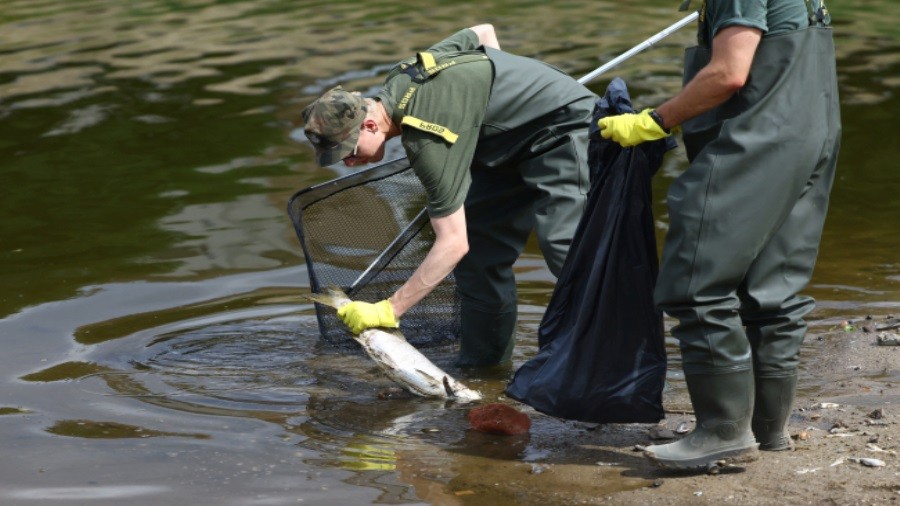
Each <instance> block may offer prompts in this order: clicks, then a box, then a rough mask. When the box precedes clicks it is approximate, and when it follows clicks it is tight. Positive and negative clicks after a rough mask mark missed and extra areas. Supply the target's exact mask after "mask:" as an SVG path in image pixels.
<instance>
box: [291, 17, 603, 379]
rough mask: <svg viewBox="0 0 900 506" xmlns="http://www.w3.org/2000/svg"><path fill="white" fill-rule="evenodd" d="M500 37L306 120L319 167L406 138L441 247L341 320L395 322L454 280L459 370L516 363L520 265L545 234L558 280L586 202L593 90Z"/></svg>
mask: <svg viewBox="0 0 900 506" xmlns="http://www.w3.org/2000/svg"><path fill="white" fill-rule="evenodd" d="M499 47H500V45H499V43H498V41H497V37H496V34H495V33H494V28H493V26H491V25H478V26H474V27H472V28H469V29H463V30H461V31H459V32H457V33H456V34H454V35H452V36H450V37H448V38H446V39H444V40H443V41H441V42H439V43H437V44H435V45H433V46H432V47H431V48H429V49H428V50H427V51H424V52H421V53H419V54H418V56H417V57H413V58H408V59H406V60H403V61H402V62H400V63H399V64H398V65H397V66H395V67H394V68H393V69H392V70H391V72H390V73H389V74H388V77H387V79H386V81H385V83H384V88H383V89H382V90H381V91H380V92H379V93H378V94H377V96H376V97H374V98H370V99H364V98H362V97H361V96H359V95H358V94H354V93H349V92H347V91H344V90H343V89H341V88H340V87H338V88H335V89H332V90H329V91H328V92H327V93H325V94H324V95H323V96H322V97H320V98H319V99H317V100H316V101H315V102H313V103H312V104H310V105H309V106H308V107H307V108H306V109H305V110H304V112H303V117H304V121H305V123H306V125H305V131H306V135H307V138H308V139H309V140H310V142H311V143H312V144H313V146H314V147H315V149H316V160H317V162H318V163H319V164H320V165H330V164H333V163H337V162H339V161H344V163H345V164H347V165H348V166H357V165H360V164H364V163H369V162H377V161H380V160H381V159H382V157H383V156H384V147H385V142H386V141H387V140H388V139H390V138H393V137H398V136H399V137H400V139H401V142H402V145H403V147H404V149H405V151H406V154H407V156H408V159H409V161H410V164H411V165H412V168H413V170H414V171H415V173H416V175H417V176H418V178H419V179H420V180H421V181H422V183H423V185H424V186H425V190H426V194H427V209H428V214H429V216H430V218H431V224H432V227H433V229H434V231H435V234H436V239H435V242H434V245H433V246H432V248H431V250H430V251H429V253H428V255H427V256H426V257H425V259H424V261H423V262H422V264H421V265H420V266H419V267H418V268H417V269H416V271H415V272H414V273H413V274H412V276H411V277H410V278H409V279H408V280H407V281H406V283H405V284H403V286H401V287H400V288H399V289H398V290H397V291H396V292H395V293H394V294H393V295H392V296H391V297H390V298H388V299H385V300H383V301H380V302H378V303H375V304H370V303H367V302H361V301H356V302H352V303H351V304H348V305H347V306H345V307H343V308H342V309H341V310H340V311H339V313H338V314H339V315H340V316H341V318H342V319H343V320H344V322H345V323H347V325H348V326H349V327H350V328H351V330H352V331H354V332H357V333H358V332H360V331H362V330H363V329H366V328H370V327H378V326H383V327H396V326H397V324H398V323H397V322H398V319H399V318H401V317H402V315H403V314H404V313H405V312H406V311H407V310H409V309H410V308H411V307H413V306H414V305H415V304H417V303H418V302H419V301H420V300H422V298H424V297H425V296H426V295H428V294H429V293H430V292H431V291H432V290H433V289H434V287H435V286H436V285H437V284H438V283H440V282H441V281H442V280H443V279H444V278H446V277H447V275H448V274H449V273H450V272H451V271H452V272H453V273H454V276H455V279H456V283H457V288H458V291H459V293H460V295H461V299H462V305H461V313H460V319H461V335H460V352H459V357H458V361H457V364H458V365H464V366H471V365H489V364H497V363H500V362H504V361H508V360H509V358H510V356H511V353H512V348H513V345H514V339H513V336H514V333H515V326H516V320H517V305H518V301H517V294H516V283H515V276H514V274H513V270H512V265H513V263H514V262H515V261H516V259H517V258H518V256H519V255H520V254H521V252H522V251H523V249H524V247H525V242H526V240H527V239H528V236H529V234H530V233H531V231H532V230H534V231H535V233H536V236H537V238H538V243H539V244H540V247H541V250H542V251H543V254H544V258H545V260H546V262H547V264H548V266H549V267H550V270H551V271H552V272H553V273H554V274H558V273H559V272H560V269H561V268H562V264H563V261H564V259H565V257H566V254H567V253H568V249H569V245H570V244H571V242H572V237H573V235H574V233H575V228H576V227H577V225H578V221H579V219H580V217H581V214H582V212H583V210H584V203H585V195H586V193H587V190H588V184H589V183H588V176H587V159H586V158H587V144H588V126H589V123H590V120H591V112H592V110H593V105H594V101H595V100H596V99H597V97H596V95H594V94H593V93H592V92H591V91H590V90H588V89H587V88H585V87H584V86H582V85H580V84H578V82H577V81H575V80H574V79H572V78H571V77H569V76H567V75H566V74H564V73H562V72H560V71H559V70H557V69H555V68H553V67H551V66H549V65H546V64H544V63H541V62H539V61H537V60H533V59H530V58H525V57H520V56H515V55H511V54H509V53H505V52H503V51H501V50H500V49H499Z"/></svg>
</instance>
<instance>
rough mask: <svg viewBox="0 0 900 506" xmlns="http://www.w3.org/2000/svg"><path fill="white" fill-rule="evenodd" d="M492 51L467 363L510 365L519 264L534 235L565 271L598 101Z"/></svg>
mask: <svg viewBox="0 0 900 506" xmlns="http://www.w3.org/2000/svg"><path fill="white" fill-rule="evenodd" d="M487 53H488V55H489V56H490V57H491V61H492V63H493V64H494V67H495V79H494V85H493V87H492V89H491V98H490V102H489V104H488V107H487V111H486V113H485V121H484V123H483V125H482V129H481V133H480V135H479V141H478V148H477V150H476V153H475V161H474V163H473V166H472V169H471V176H472V184H471V186H470V188H469V192H468V194H467V196H466V201H465V209H466V227H467V235H468V240H469V253H468V254H467V255H466V256H465V257H464V258H463V259H462V261H461V262H460V263H459V265H458V266H457V267H456V269H455V270H454V277H455V279H456V282H457V288H458V291H459V294H460V301H461V306H460V323H461V328H460V351H459V357H458V360H457V362H456V363H457V365H460V366H479V365H492V364H498V363H501V362H507V361H508V360H509V358H510V356H511V354H512V350H513V347H514V345H515V330H516V322H517V318H518V309H517V305H518V296H517V291H516V280H515V275H514V272H513V264H514V263H515V261H516V259H517V258H519V256H520V255H521V254H522V251H523V250H524V248H525V244H526V243H527V241H528V237H529V235H530V233H531V232H532V230H533V231H534V233H535V236H536V238H537V242H538V245H539V246H540V248H541V251H542V253H543V256H544V260H545V261H546V263H547V265H548V266H549V268H550V270H551V272H553V273H554V274H559V272H560V270H561V269H562V265H563V263H564V261H565V257H566V255H567V253H568V250H569V246H570V245H571V243H572V237H573V236H574V235H575V230H576V229H577V226H578V221H579V219H580V218H581V215H582V213H583V212H584V206H585V200H586V194H587V189H588V187H589V181H588V175H587V168H588V165H587V146H588V126H589V123H590V118H591V112H592V109H593V104H594V101H595V100H596V96H595V95H594V94H593V93H591V92H590V91H589V90H587V89H586V88H584V87H583V86H582V85H580V84H578V83H577V82H576V81H575V80H574V79H571V78H570V77H569V76H567V75H565V74H563V73H561V72H560V71H558V70H556V69H552V68H551V67H549V66H547V65H545V64H543V63H540V62H537V61H534V60H528V59H525V58H522V57H518V56H515V55H509V54H505V53H501V52H497V51H491V50H488V51H487ZM538 88H539V89H541V90H542V92H541V93H535V89H538ZM521 97H528V100H527V106H526V107H516V104H519V103H520V102H521Z"/></svg>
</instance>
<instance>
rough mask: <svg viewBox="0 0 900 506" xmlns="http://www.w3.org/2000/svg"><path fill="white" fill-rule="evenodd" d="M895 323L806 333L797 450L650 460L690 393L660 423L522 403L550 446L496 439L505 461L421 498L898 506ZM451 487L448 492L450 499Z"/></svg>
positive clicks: (685, 419) (678, 420) (793, 430)
mask: <svg viewBox="0 0 900 506" xmlns="http://www.w3.org/2000/svg"><path fill="white" fill-rule="evenodd" d="M892 324H896V320H885V319H883V320H881V321H874V320H865V319H860V320H859V321H854V322H852V326H839V328H836V329H834V330H833V331H829V332H825V333H820V334H813V333H811V334H810V335H809V336H808V337H807V339H808V340H809V341H808V342H807V347H814V348H815V349H814V350H813V353H809V354H808V355H810V356H812V357H814V358H808V359H805V362H803V372H802V373H801V376H800V380H799V383H800V386H799V391H798V398H797V399H796V401H795V403H794V409H793V412H792V415H791V419H790V421H789V427H788V428H789V432H790V434H791V435H792V437H793V438H794V439H795V445H796V448H795V449H794V450H793V451H784V452H760V458H759V460H758V461H756V462H754V463H750V464H747V465H746V466H745V467H739V468H730V469H723V470H721V471H720V472H719V473H718V474H693V475H691V474H677V473H672V472H663V471H660V470H657V469H655V468H653V467H652V466H650V465H649V463H648V462H647V461H646V460H645V459H644V458H643V457H642V455H641V453H640V451H638V450H636V447H638V446H641V445H648V444H653V443H664V442H666V441H665V439H654V438H659V437H663V438H678V437H680V435H679V433H682V432H684V431H685V430H688V429H692V428H693V425H694V418H693V416H692V413H691V407H690V401H689V399H687V395H686V392H681V393H675V394H672V393H669V394H667V395H666V398H665V406H666V410H667V413H668V415H667V418H666V419H665V420H663V421H662V422H661V423H660V424H659V426H652V425H646V424H624V425H602V426H593V425H590V424H583V423H578V422H570V421H562V420H557V419H553V418H550V417H546V416H543V415H541V414H539V413H535V412H534V411H530V410H527V409H526V413H528V414H529V415H530V416H531V417H532V420H533V423H534V426H533V429H532V436H531V440H530V442H529V445H530V446H532V447H534V448H539V451H543V452H545V454H544V455H542V456H541V458H539V459H537V460H536V462H537V463H530V464H529V463H528V462H522V461H521V460H520V459H516V458H511V457H512V454H514V453H515V452H516V448H515V446H516V445H515V443H514V442H511V441H509V440H507V441H506V442H499V441H498V442H496V447H497V449H498V450H497V451H498V452H502V451H506V452H509V453H510V458H509V460H505V459H504V457H503V455H497V456H496V458H494V459H492V461H491V462H489V463H485V464H484V466H483V468H479V466H478V463H477V462H475V461H473V462H471V463H468V464H466V466H467V467H471V469H468V470H462V471H461V472H458V475H457V477H456V479H455V480H453V482H451V483H448V484H446V485H445V487H442V488H443V490H442V492H443V493H440V494H435V495H428V496H426V497H422V496H421V495H420V499H423V500H425V501H427V502H430V503H432V504H480V502H479V501H480V500H487V499H490V500H491V503H492V504H541V505H550V504H628V505H631V504H662V505H677V504H723V503H725V504H742V505H744V504H749V505H769V504H772V505H775V504H778V505H781V504H817V505H818V504H841V505H843V504H873V505H874V504H879V505H885V504H898V505H900V346H882V345H879V344H878V342H877V341H878V340H877V335H878V334H879V332H878V331H876V330H875V329H876V326H877V327H881V328H885V327H888V328H890V326H891V325H892ZM863 327H866V329H865V330H864V329H863ZM887 332H888V333H889V334H897V333H900V330H898V329H896V328H890V329H889V330H888V331H887ZM510 402H512V401H510ZM515 405H516V406H517V407H518V408H522V405H520V404H515ZM536 436H537V440H536V439H535V438H536ZM490 437H491V436H486V437H485V444H486V445H487V444H491V442H490V440H489V438H490ZM494 437H496V436H494ZM673 440H674V439H673ZM868 459H872V460H868ZM867 463H868V464H874V465H875V467H872V466H869V465H866V464H867ZM458 471H459V470H458ZM448 489H449V492H450V493H451V494H453V495H451V496H448V495H446V494H447V492H448Z"/></svg>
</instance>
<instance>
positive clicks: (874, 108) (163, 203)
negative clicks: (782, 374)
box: [0, 0, 900, 504]
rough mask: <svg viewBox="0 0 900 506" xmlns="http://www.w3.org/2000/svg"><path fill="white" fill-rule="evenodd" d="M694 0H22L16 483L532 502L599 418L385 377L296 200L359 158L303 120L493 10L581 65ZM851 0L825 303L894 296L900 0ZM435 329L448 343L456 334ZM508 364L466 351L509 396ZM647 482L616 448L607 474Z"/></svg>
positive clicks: (536, 300) (6, 468)
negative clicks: (553, 414) (346, 160)
mask: <svg viewBox="0 0 900 506" xmlns="http://www.w3.org/2000/svg"><path fill="white" fill-rule="evenodd" d="M677 3H678V2H674V1H673V2H669V1H659V0H656V1H649V0H648V1H641V2H629V3H623V2H597V1H591V2H588V1H572V2H565V3H558V2H512V1H498V2H490V3H488V4H485V3H482V2H456V3H444V4H440V5H432V4H429V5H428V6H427V7H423V6H422V4H420V3H416V2H391V3H373V2H367V3H364V2H297V1H289V0H268V1H263V0H247V1H239V0H238V1H218V2H216V1H212V0H183V1H162V0H144V1H139V0H135V1H129V2H116V1H112V0H67V1H62V0H0V128H2V134H0V160H2V162H0V180H2V187H3V189H4V190H3V191H4V193H3V199H2V200H0V209H2V212H3V217H4V219H3V220H2V221H0V280H2V283H3V285H2V286H3V288H4V289H3V292H2V293H0V318H2V320H0V340H2V342H3V344H4V353H3V354H2V355H0V371H2V378H0V434H2V437H0V455H2V457H0V503H2V504H47V503H53V504H55V503H69V504H107V503H108V504H119V503H122V502H124V501H126V500H127V501H128V503H129V504H162V503H165V504H183V503H188V502H194V503H201V504H204V503H217V504H283V503H296V502H298V500H301V499H302V501H303V502H304V503H314V504H351V503H352V504H364V503H378V502H389V503H416V502H429V503H435V502H440V503H448V504H449V503H454V502H458V503H468V502H473V503H474V502H476V501H488V500H491V501H493V502H494V503H496V504H507V503H508V504H511V503H515V502H521V501H522V496H521V495H519V496H517V495H515V494H510V492H509V490H508V489H505V490H501V489H503V487H499V488H497V490H496V492H491V490H494V488H493V483H495V482H507V481H515V482H516V483H518V482H517V481H516V480H520V479H521V476H520V474H519V473H527V469H529V466H531V465H532V464H539V463H541V462H542V461H543V459H545V458H546V456H547V454H548V452H549V450H548V448H550V447H552V446H553V445H558V442H559V441H560V439H565V438H574V437H577V434H578V431H577V429H575V428H572V429H571V430H569V429H568V428H567V429H563V430H562V431H561V432H560V429H559V425H558V424H552V425H551V424H549V423H545V422H542V421H540V420H538V422H537V424H536V425H535V427H534V429H533V430H532V433H531V436H530V437H529V438H527V439H520V440H504V441H502V442H498V441H497V440H496V439H490V438H482V437H479V435H477V434H472V433H470V432H468V431H466V430H465V427H466V423H465V409H464V408H461V407H456V406H452V405H451V406H445V405H443V404H442V403H437V402H433V401H427V400H422V399H397V400H391V401H379V400H377V399H376V396H375V394H376V393H377V392H378V391H379V390H380V389H382V388H384V387H387V386H389V385H390V383H389V382H388V380H386V379H384V378H383V377H382V376H381V375H380V374H378V373H377V371H376V370H375V369H374V367H373V365H372V363H371V362H370V361H368V360H367V359H364V358H363V357H361V356H357V355H344V354H338V353H336V352H335V351H334V350H331V349H329V348H328V347H327V346H324V345H322V344H321V343H320V342H319V340H318V337H317V328H316V323H315V318H314V316H313V311H312V308H311V307H310V306H309V305H308V304H307V303H306V302H304V300H303V299H302V295H303V294H304V293H306V292H307V291H308V278H307V275H306V271H305V267H304V266H303V259H302V257H301V256H300V251H299V247H298V245H297V242H296V238H295V237H294V232H293V231H292V229H291V227H290V224H289V222H288V220H287V217H286V215H285V212H284V208H285V205H286V203H287V199H288V197H289V196H290V195H291V194H292V193H293V192H294V191H296V190H297V189H300V188H303V187H306V186H309V185H311V184H314V183H317V182H322V181H326V180H328V179H331V178H333V177H335V176H337V175H340V174H341V172H340V171H341V170H342V169H337V171H332V170H324V169H319V168H317V167H315V165H314V163H313V161H312V157H311V154H312V152H311V149H309V147H308V146H306V145H304V144H303V143H298V142H295V141H294V140H292V133H293V132H294V129H295V125H294V123H293V122H294V121H295V119H296V118H297V116H298V115H299V111H300V110H301V109H302V107H303V106H305V104H306V103H308V102H309V100H311V99H312V98H313V97H314V96H316V95H318V94H319V93H320V92H322V91H324V90H325V89H327V88H328V87H330V86H332V85H334V84H337V83H340V84H343V85H344V86H345V87H348V88H352V89H358V90H361V91H364V92H370V91H373V90H374V89H376V88H377V86H378V85H379V83H380V82H381V78H382V74H383V72H384V70H385V69H386V68H387V66H388V65H390V64H391V63H393V62H394V61H395V60H396V59H398V58H400V57H402V56H405V55H406V54H408V53H410V52H413V51H415V50H417V49H421V48H422V47H426V46H427V45H429V44H430V43H431V42H434V41H435V40H436V39H437V38H440V37H442V36H444V35H446V34H449V33H452V32H453V31H455V30H457V29H458V28H461V27H464V26H470V25H474V24H476V23H480V22H485V21H489V22H492V23H494V24H495V26H497V28H498V32H499V37H500V42H501V44H502V45H503V47H504V48H505V49H507V50H511V51H514V52H518V53H520V54H526V55H530V56H535V57H538V58H541V59H544V60H546V61H548V62H551V63H553V64H555V65H557V66H559V67H561V68H563V69H564V70H566V71H568V72H570V73H571V74H572V75H574V76H576V77H578V76H581V75H584V74H586V73H588V72H589V71H590V70H592V69H593V68H595V67H596V66H598V65H600V64H601V63H603V62H605V61H608V60H609V59H611V58H613V57H614V56H616V55H618V54H620V53H621V52H623V51H625V50H626V49H628V48H630V47H631V46H632V45H634V44H636V43H638V42H640V41H641V40H643V39H644V38H646V37H648V36H649V35H651V34H653V33H655V32H656V31H657V30H658V29H660V28H662V27H664V26H666V25H668V24H670V23H671V22H673V21H675V20H677V19H679V18H680V17H681V16H682V15H683V14H682V13H678V12H676V11H675V7H676V6H677ZM830 4H831V7H832V11H833V14H834V18H835V20H836V39H837V43H838V48H839V71H840V83H841V93H842V103H843V111H842V112H843V118H844V138H843V148H842V154H841V164H840V167H839V175H838V180H837V182H836V185H835V190H834V194H833V204H832V209H831V212H830V215H829V220H828V223H827V226H826V231H825V237H824V239H823V245H822V252H821V255H820V260H819V264H818V270H817V272H816V275H815V277H814V279H813V283H812V285H811V286H810V287H809V290H808V292H809V293H811V294H812V295H814V296H815V297H816V298H817V299H818V300H819V308H818V309H817V310H816V312H815V313H813V315H812V316H813V321H812V324H813V328H814V330H821V329H825V328H829V327H832V326H834V325H836V324H837V323H838V322H840V321H841V320H843V319H846V318H856V317H860V316H862V315H865V314H868V313H870V314H875V315H885V314H890V313H894V314H896V313H898V312H900V256H898V253H897V251H898V250H900V234H898V233H897V232H898V230H900V229H898V225H897V223H900V192H898V189H900V173H898V171H896V170H895V167H896V161H895V160H896V158H897V156H898V155H900V152H898V150H897V145H896V142H895V141H894V138H895V137H896V135H894V134H893V132H894V131H895V123H896V119H895V118H894V116H895V114H894V112H895V111H897V110H898V105H900V104H898V97H897V92H898V88H900V28H898V27H900V8H898V6H897V4H896V2H894V0H870V1H865V2H864V1H862V0H843V1H841V0H833V1H832V2H831V3H830ZM692 39H693V33H692V30H691V29H685V30H683V31H681V32H679V33H677V34H675V35H673V36H672V37H670V38H668V39H667V40H665V41H664V42H662V43H661V44H659V45H658V46H657V47H655V48H653V49H652V50H650V51H649V52H647V53H644V54H642V55H639V56H637V57H635V58H633V59H632V60H631V61H629V62H627V63H625V64H624V65H623V66H621V67H620V68H619V69H618V70H617V71H615V72H613V73H611V74H608V75H607V76H603V77H601V78H600V79H598V80H596V81H595V82H594V83H592V85H591V87H592V88H593V89H594V90H595V91H597V92H598V93H601V92H602V90H603V88H604V86H605V84H606V83H607V82H608V80H609V78H611V77H612V76H614V75H619V76H621V77H623V78H625V79H626V81H627V82H628V83H629V87H630V89H631V92H632V95H633V96H634V97H635V98H636V100H637V102H638V104H639V105H653V104H656V103H659V102H660V101H662V100H663V99H665V98H666V97H668V96H669V95H671V94H673V93H674V92H675V91H676V90H677V89H678V88H679V87H680V54H681V51H682V49H683V47H685V46H686V45H688V44H690V43H691V41H692ZM683 169H684V157H683V153H681V152H678V153H675V154H674V155H672V156H670V157H669V158H668V160H667V162H666V165H665V166H664V168H663V171H662V173H661V175H660V176H658V177H657V179H656V181H655V191H656V195H657V200H658V204H657V209H656V212H657V216H658V217H659V220H660V234H662V231H663V228H664V223H665V218H666V216H665V207H664V194H665V189H666V186H667V185H668V183H669V182H670V181H671V179H672V178H673V177H674V176H676V175H677V174H678V173H679V172H680V171H681V170H683ZM536 251H537V250H536V249H535V248H530V250H529V254H528V255H527V256H526V258H523V260H522V261H521V262H520V263H519V265H518V270H519V272H520V274H521V278H520V297H521V313H522V318H521V323H520V328H519V337H520V345H519V346H518V347H517V350H516V355H515V361H516V363H521V361H523V360H525V359H527V358H528V357H529V356H531V355H532V354H533V353H534V352H535V351H536V346H537V344H536V341H535V338H534V333H535V330H536V328H537V326H538V323H539V321H540V316H541V313H542V311H543V307H544V306H545V305H546V303H547V300H548V298H549V296H550V292H551V288H552V277H551V276H550V274H549V273H548V272H547V271H546V269H545V268H544V267H543V264H542V262H541V261H540V259H539V257H538V256H537V253H536ZM429 355H430V356H431V357H432V358H433V359H434V360H435V362H437V363H438V364H439V365H441V366H445V367H446V366H448V365H449V363H450V362H451V360H452V356H453V350H451V349H437V350H430V351H429ZM672 359H673V367H672V372H673V374H672V387H673V388H674V389H679V388H680V382H679V380H678V374H677V370H678V367H677V354H675V355H673V356H672ZM509 373H510V370H509V369H502V368H501V369H500V370H494V371H486V372H478V373H470V375H469V377H464V379H466V380H467V381H468V382H470V383H472V384H473V385H474V386H475V387H476V388H479V389H481V390H482V391H484V392H486V393H487V394H488V395H489V396H491V395H493V396H497V395H501V392H502V390H503V387H504V384H505V381H506V378H507V377H508V375H509ZM806 387H807V388H814V387H817V386H816V385H806ZM574 464H576V465H577V464H581V465H593V464H594V463H593V462H584V463H577V462H576V463H574ZM523 469H525V471H523ZM645 484H646V483H644V480H640V479H636V478H626V477H624V476H622V475H621V473H620V472H619V471H618V470H616V468H615V467H609V468H603V469H602V470H600V471H598V481H597V483H594V484H591V485H590V486H591V487H592V488H591V489H590V490H591V491H592V492H593V491H596V494H597V495H601V494H607V493H613V492H615V491H616V490H623V489H628V488H632V487H639V486H644V485H645ZM516 486H517V487H519V488H520V489H521V493H523V494H524V493H527V489H528V486H529V485H528V484H527V483H524V484H518V485H516ZM576 486H578V485H576V484H573V485H572V487H576ZM473 489H475V490H478V492H479V493H478V494H477V495H475V496H471V497H470V496H468V495H456V494H455V492H460V491H467V490H473ZM561 493H565V491H561Z"/></svg>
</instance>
